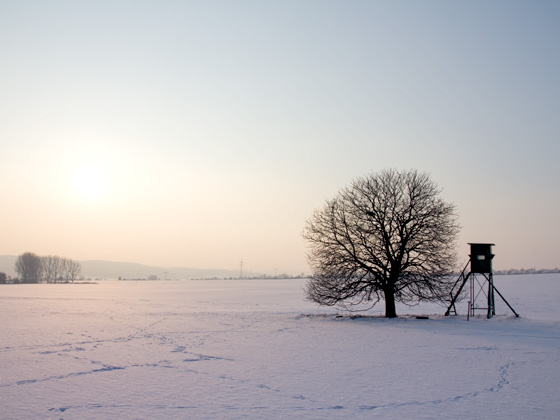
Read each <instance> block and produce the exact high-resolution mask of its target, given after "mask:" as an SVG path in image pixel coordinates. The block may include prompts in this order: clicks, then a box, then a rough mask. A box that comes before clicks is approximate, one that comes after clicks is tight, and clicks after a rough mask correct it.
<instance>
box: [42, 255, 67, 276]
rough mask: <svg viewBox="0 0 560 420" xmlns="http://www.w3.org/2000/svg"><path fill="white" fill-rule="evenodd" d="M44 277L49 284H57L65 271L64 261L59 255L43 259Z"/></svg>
mask: <svg viewBox="0 0 560 420" xmlns="http://www.w3.org/2000/svg"><path fill="white" fill-rule="evenodd" d="M41 261H42V276H43V280H44V281H46V282H47V283H56V282H57V280H58V279H59V278H61V276H62V274H63V271H64V259H63V258H61V257H59V256H58V255H48V256H46V257H41Z"/></svg>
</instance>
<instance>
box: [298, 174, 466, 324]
mask: <svg viewBox="0 0 560 420" xmlns="http://www.w3.org/2000/svg"><path fill="white" fill-rule="evenodd" d="M440 192H441V190H440V189H439V188H438V187H437V186H436V184H435V183H434V182H433V181H431V179H430V177H429V175H428V174H424V173H418V172H417V171H402V172H399V171H396V170H385V171H382V172H380V173H376V174H375V173H374V174H370V175H369V176H366V177H363V178H358V179H355V180H354V181H353V182H352V184H351V185H350V186H349V187H347V188H345V189H343V190H341V191H340V192H339V194H338V195H337V196H336V197H335V198H333V199H332V200H329V201H327V202H326V203H325V205H324V207H323V208H322V209H320V210H317V211H315V213H314V214H313V216H312V217H311V219H309V220H308V221H307V224H306V227H305V229H304V232H303V237H304V238H305V239H306V240H307V241H308V243H309V246H310V252H309V254H308V259H309V263H310V265H311V268H312V270H313V276H312V277H311V279H310V280H309V281H308V283H307V285H306V297H307V299H308V300H311V301H313V302H316V303H319V304H320V305H328V306H335V305H338V306H343V307H346V308H349V307H357V305H360V306H359V307H363V306H362V305H363V304H365V303H367V304H368V305H369V307H372V306H373V305H375V304H376V303H377V302H379V301H380V300H384V301H385V316H386V317H389V318H393V317H396V316H397V313H396V307H395V302H403V303H406V304H416V303H418V302H420V301H423V300H428V301H436V300H442V301H443V300H446V299H447V298H448V296H449V291H450V288H451V286H452V277H450V273H451V272H452V271H453V270H454V269H455V268H456V266H455V264H456V255H455V250H454V249H455V240H456V236H457V234H458V232H459V225H458V223H457V216H456V213H455V206H454V205H453V204H449V203H446V202H444V201H443V200H442V199H441V198H439V194H440Z"/></svg>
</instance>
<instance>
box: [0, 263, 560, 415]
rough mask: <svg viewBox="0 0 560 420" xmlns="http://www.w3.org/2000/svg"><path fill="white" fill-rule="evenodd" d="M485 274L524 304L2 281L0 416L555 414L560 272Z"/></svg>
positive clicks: (268, 287)
mask: <svg viewBox="0 0 560 420" xmlns="http://www.w3.org/2000/svg"><path fill="white" fill-rule="evenodd" d="M494 279H495V284H496V286H497V287H498V289H499V290H500V291H501V292H502V294H503V295H504V296H505V297H506V299H508V301H509V302H510V303H511V304H512V306H513V307H514V308H515V310H516V311H517V312H518V313H520V315H521V318H515V317H513V316H512V313H511V312H510V311H509V309H508V308H507V307H506V306H505V305H503V304H502V302H501V301H500V300H499V299H498V298H497V299H498V301H497V305H498V316H496V317H494V318H493V319H491V320H487V319H485V318H484V317H483V316H480V317H475V318H474V319H473V318H471V320H469V321H467V320H466V317H465V315H464V314H465V313H466V306H467V303H466V302H463V303H460V304H459V306H458V310H459V312H460V313H461V312H462V313H463V315H460V316H457V317H443V316H442V314H443V313H444V312H445V308H442V307H439V306H431V305H422V306H418V307H413V308H408V307H403V306H399V307H398V311H399V315H401V318H399V319H391V320H389V319H383V318H376V317H367V318H354V319H352V318H350V317H348V316H344V317H336V316H335V315H334V314H333V311H332V310H326V309H323V308H318V307H317V306H316V305H313V304H311V303H309V302H306V301H304V300H303V293H302V287H303V285H304V281H303V280H281V281H278V280H277V281H273V280H239V281H237V280H236V281H233V280H228V281H160V282H117V281H106V282H100V283H98V284H74V285H72V284H69V285H67V284H57V285H53V284H48V285H47V284H39V285H3V286H1V287H0V334H1V335H0V337H1V338H0V340H1V341H0V418H2V419H155V418H158V419H287V418H294V419H348V418H353V419H354V418H355V419H371V418H374V419H448V418H454V419H557V418H560V398H558V396H557V394H558V389H560V367H559V366H560V363H559V362H560V360H559V359H560V324H559V321H560V305H559V304H558V300H559V298H560V275H558V274H551V275H532V276H495V277H494ZM462 307H464V308H462ZM382 311H383V308H382V307H379V308H376V309H375V310H374V311H370V314H380V313H382ZM405 314H409V315H413V314H429V315H430V319H428V320H424V319H416V318H415V317H413V316H404V315H405Z"/></svg>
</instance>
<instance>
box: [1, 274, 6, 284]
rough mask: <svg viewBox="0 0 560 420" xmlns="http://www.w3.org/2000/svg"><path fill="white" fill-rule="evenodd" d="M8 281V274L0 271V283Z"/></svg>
mask: <svg viewBox="0 0 560 420" xmlns="http://www.w3.org/2000/svg"><path fill="white" fill-rule="evenodd" d="M6 283H8V276H7V275H6V273H0V284H6Z"/></svg>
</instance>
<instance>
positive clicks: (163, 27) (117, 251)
mask: <svg viewBox="0 0 560 420" xmlns="http://www.w3.org/2000/svg"><path fill="white" fill-rule="evenodd" d="M559 45H560V2H557V1H469V2H455V1H424V2H418V1H412V0H411V1H324V0H320V1H319V0H318V1H305V0H303V1H275V2H269V1H169V0H168V1H165V0H163V1H132V0H130V1H125V0H122V1H118V0H117V1H56V0H55V1H48V2H45V1H25V0H23V1H2V0H0V57H2V65H1V66H0V92H1V94H0V118H1V120H2V121H1V124H0V141H1V143H0V152H1V153H0V156H2V163H1V164H0V186H1V191H2V192H3V193H2V196H3V199H2V203H3V205H2V209H1V210H0V215H1V220H0V236H1V237H2V241H0V254H11V255H17V254H19V253H22V252H25V251H33V252H36V253H39V254H42V255H43V254H44V255H46V254H58V255H63V256H66V257H69V258H73V259H79V260H81V259H110V260H124V261H131V262H139V263H146V264H156V265H167V266H173V265H182V266H191V267H196V268H231V269H235V268H237V267H238V266H239V261H240V260H241V259H243V260H244V262H245V268H246V269H247V270H254V271H262V272H267V273H273V272H274V271H275V270H278V271H285V272H290V273H298V272H302V271H303V272H308V271H309V270H308V267H307V264H306V257H305V252H306V250H305V243H304V242H303V240H302V238H301V231H302V229H303V226H304V223H305V220H306V219H307V218H308V217H310V215H311V213H312V212H313V210H314V209H315V208H317V207H320V206H321V205H322V203H323V202H324V200H325V199H328V198H331V197H332V196H334V195H335V194H336V193H337V191H338V190H339V189H340V188H342V187H344V186H345V185H347V184H348V183H349V182H350V181H351V180H352V178H354V177H357V176H362V175H365V174H367V173H369V172H377V171H379V170H382V169H384V168H397V169H410V168H415V169H418V170H420V171H424V172H429V173H430V174H431V175H432V178H433V179H434V181H435V182H436V183H438V185H440V186H441V187H442V188H443V189H444V190H443V197H444V198H445V199H447V200H449V201H452V202H454V203H455V204H456V205H457V207H458V209H459V213H460V223H461V224H462V226H463V229H462V231H461V237H460V240H459V244H458V251H459V255H460V258H461V259H464V260H466V258H467V254H468V248H467V245H466V243H467V242H493V243H495V244H496V247H495V249H494V251H495V253H496V255H497V256H496V260H495V267H496V268H507V267H516V268H521V267H524V268H529V267H543V268H545V267H549V268H552V267H555V266H560V259H559V252H558V250H559V247H560V239H559V238H560V223H558V219H557V218H558V214H560V198H559V194H558V182H559V181H560V169H559V165H558V160H559V156H560V146H559V141H560V122H559V120H560V118H559V117H560V112H559V111H560V83H559V75H560V48H559ZM84 171H85V173H86V174H90V175H83V173H84ZM84 176H86V177H87V176H89V177H93V178H94V179H93V180H90V181H89V184H95V183H98V184H102V185H97V186H96V187H95V186H90V187H89V188H90V190H89V193H88V191H85V190H87V188H88V187H87V186H84V182H83V181H76V180H77V179H78V180H79V179H83V177H84ZM80 182H82V186H81V187H80ZM85 184H88V182H86V183H85ZM96 188H97V190H96ZM93 190H95V191H97V193H95V194H94V193H93V192H95V191H93Z"/></svg>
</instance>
